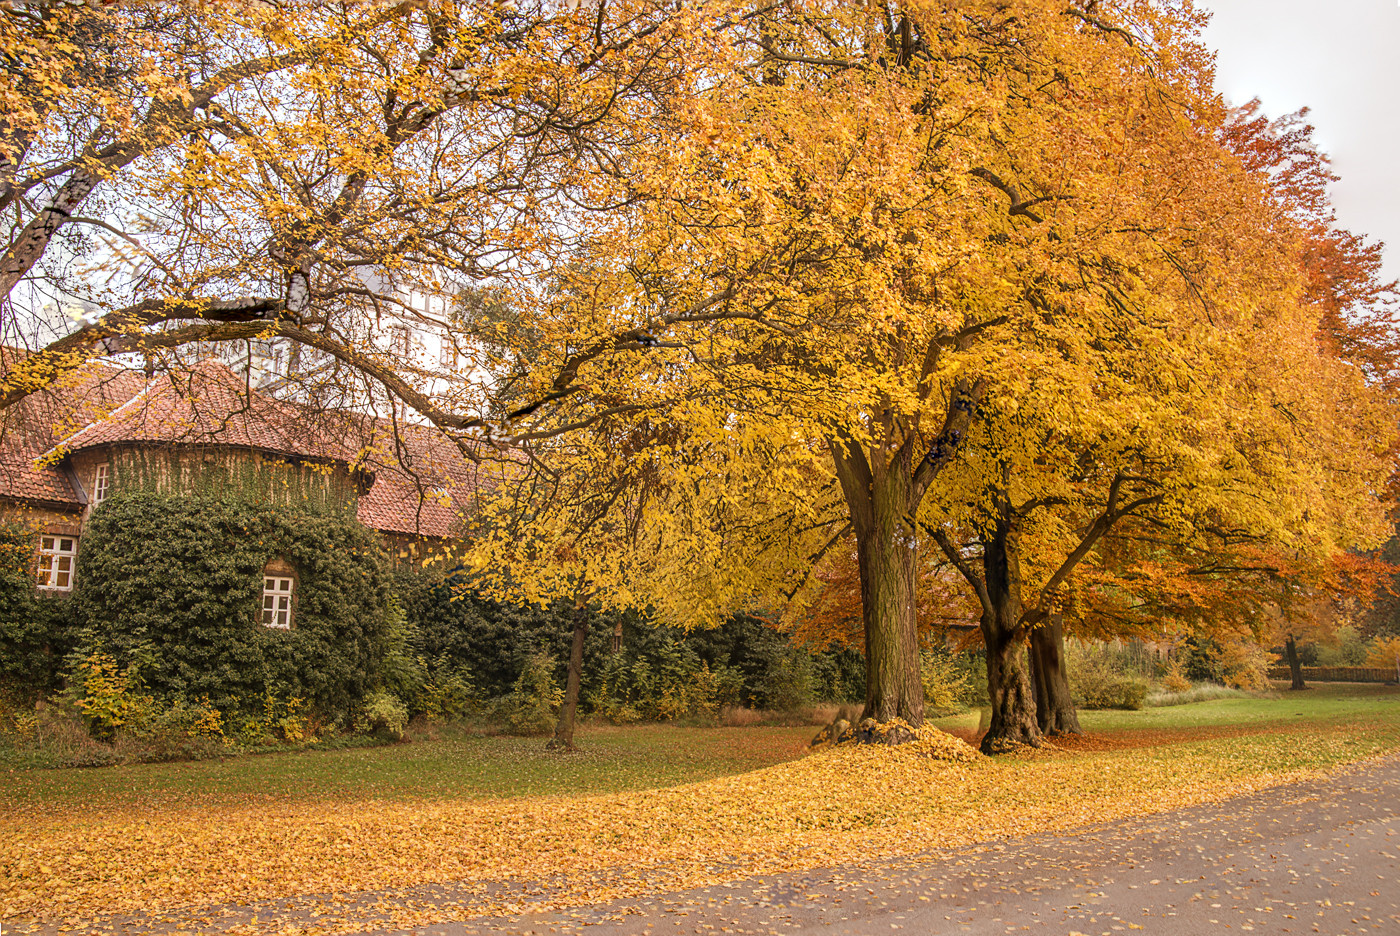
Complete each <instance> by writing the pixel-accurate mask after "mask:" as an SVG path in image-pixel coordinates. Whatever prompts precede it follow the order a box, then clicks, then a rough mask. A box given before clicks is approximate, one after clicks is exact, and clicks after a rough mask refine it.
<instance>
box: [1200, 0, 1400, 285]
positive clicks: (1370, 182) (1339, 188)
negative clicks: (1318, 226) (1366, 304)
mask: <svg viewBox="0 0 1400 936" xmlns="http://www.w3.org/2000/svg"><path fill="white" fill-rule="evenodd" d="M1198 3H1199V5H1200V6H1202V7H1204V8H1205V9H1208V10H1210V11H1212V12H1213V13H1214V14H1215V16H1214V18H1213V20H1212V21H1211V24H1210V28H1209V29H1207V30H1206V34H1205V42H1206V44H1207V45H1209V46H1210V47H1211V48H1213V49H1215V50H1216V51H1217V57H1216V86H1217V87H1218V88H1219V90H1220V91H1221V92H1222V93H1223V94H1224V95H1225V97H1226V98H1227V99H1228V100H1229V101H1230V102H1231V103H1233V104H1243V103H1244V102H1246V101H1248V100H1249V99H1250V98H1253V97H1257V98H1259V99H1260V100H1261V101H1263V102H1264V111H1265V113H1267V114H1268V115H1269V116H1270V117H1277V116H1279V115H1281V114H1286V113H1289V112H1291V111H1295V110H1297V109H1298V108H1300V107H1305V106H1306V107H1310V108H1312V112H1311V113H1310V114H1309V115H1308V117H1309V121H1310V122H1311V123H1312V125H1313V126H1314V127H1315V128H1316V133H1315V139H1316V140H1317V141H1318V142H1319V144H1320V145H1321V146H1322V148H1323V149H1325V150H1326V151H1327V152H1328V153H1330V154H1331V156H1332V170H1333V172H1335V173H1336V174H1337V175H1339V176H1341V181H1340V182H1338V183H1337V184H1336V185H1335V186H1334V187H1333V189H1332V198H1333V202H1334V203H1335V205H1336V209H1337V217H1338V218H1339V220H1340V221H1341V223H1342V225H1343V226H1344V227H1347V228H1349V229H1351V230H1352V231H1354V232H1356V233H1364V234H1368V235H1370V236H1371V238H1372V239H1374V240H1382V241H1385V243H1386V245H1387V246H1386V259H1385V271H1386V276H1387V278H1388V279H1396V278H1400V0H1322V2H1319V0H1269V2H1262V0H1198Z"/></svg>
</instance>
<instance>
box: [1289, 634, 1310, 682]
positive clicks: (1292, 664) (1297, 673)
mask: <svg viewBox="0 0 1400 936" xmlns="http://www.w3.org/2000/svg"><path fill="white" fill-rule="evenodd" d="M1283 654H1284V656H1285V657H1287V658H1288V672H1289V675H1291V676H1292V677H1293V686H1292V688H1294V689H1306V688H1308V687H1307V686H1306V685H1305V684H1304V683H1303V661H1302V659H1300V658H1299V656H1298V642H1297V641H1296V640H1294V639H1293V635H1292V634H1289V635H1288V640H1287V641H1285V642H1284V644H1283Z"/></svg>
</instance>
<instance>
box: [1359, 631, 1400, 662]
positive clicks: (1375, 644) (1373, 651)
mask: <svg viewBox="0 0 1400 936" xmlns="http://www.w3.org/2000/svg"><path fill="white" fill-rule="evenodd" d="M1366 665H1367V666H1375V667H1383V668H1385V669H1395V667H1396V666H1397V665H1400V637H1388V638H1384V639H1382V638H1377V639H1376V640H1374V641H1372V643H1371V648H1370V650H1369V651H1367V654H1366Z"/></svg>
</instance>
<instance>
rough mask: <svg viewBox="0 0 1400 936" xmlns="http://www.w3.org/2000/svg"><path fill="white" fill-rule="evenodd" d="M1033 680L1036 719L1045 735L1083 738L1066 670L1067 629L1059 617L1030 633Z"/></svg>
mask: <svg viewBox="0 0 1400 936" xmlns="http://www.w3.org/2000/svg"><path fill="white" fill-rule="evenodd" d="M1030 644H1031V646H1030V659H1031V680H1032V683H1033V685H1034V687H1035V718H1036V722H1037V724H1039V726H1040V733H1041V734H1043V735H1056V734H1083V733H1084V731H1083V729H1081V728H1080V727H1079V713H1078V712H1077V711H1076V710H1075V707H1074V698H1073V696H1071V694H1070V690H1069V673H1068V672H1067V670H1066V667H1065V629H1064V622H1063V620H1062V619H1061V617H1060V615H1058V614H1052V615H1051V616H1050V621H1049V623H1048V624H1045V625H1042V626H1040V627H1037V628H1035V629H1034V630H1032V631H1031V633H1030Z"/></svg>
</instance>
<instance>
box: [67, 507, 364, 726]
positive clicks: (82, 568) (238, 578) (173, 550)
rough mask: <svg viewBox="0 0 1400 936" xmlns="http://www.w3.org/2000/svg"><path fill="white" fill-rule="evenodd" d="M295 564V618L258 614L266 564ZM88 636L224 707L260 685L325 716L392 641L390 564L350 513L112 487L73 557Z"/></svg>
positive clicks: (253, 704) (239, 707) (171, 686)
mask: <svg viewBox="0 0 1400 936" xmlns="http://www.w3.org/2000/svg"><path fill="white" fill-rule="evenodd" d="M277 557H282V558H284V559H286V560H287V561H289V562H291V563H292V564H293V566H295V568H296V570H297V576H298V579H297V585H296V596H297V598H296V615H295V625H296V626H295V627H294V628H292V629H291V630H277V629H273V628H269V627H266V626H264V625H262V624H261V623H259V622H258V620H257V613H258V609H259V605H260V601H261V593H262V575H263V570H264V567H265V566H266V564H267V563H268V562H269V560H272V559H274V558H277ZM75 598H76V601H77V611H78V617H79V620H80V621H81V623H82V624H83V625H84V627H85V631H84V634H85V636H86V639H87V643H88V644H89V647H88V648H86V649H101V650H105V651H107V652H110V653H112V654H113V655H114V656H115V657H116V658H117V660H118V661H119V662H121V663H122V664H123V665H126V664H127V663H130V662H136V663H137V664H138V666H139V672H140V674H141V677H142V679H143V680H144V681H145V684H146V686H147V687H148V688H149V689H150V690H152V691H154V692H156V693H158V694H161V695H164V696H169V697H173V698H182V699H185V700H189V701H191V702H194V701H198V700H199V699H201V698H205V697H207V698H208V699H209V700H210V701H211V702H212V703H213V704H214V705H215V706H216V707H217V708H219V709H220V710H221V711H223V712H225V713H226V714H231V713H245V714H246V713H256V712H260V711H262V709H263V706H264V704H265V701H266V699H267V698H268V696H272V697H274V698H277V699H283V700H285V699H288V698H297V697H299V698H301V699H303V700H304V701H305V703H306V704H307V705H309V706H311V707H312V709H313V710H315V711H317V712H319V713H321V714H322V715H324V716H327V717H331V716H344V715H348V714H350V713H351V712H352V711H354V710H355V709H356V708H357V707H358V705H359V704H360V702H361V700H362V699H363V698H364V696H365V694H366V693H367V692H368V691H369V690H370V689H371V688H373V686H374V685H375V684H376V682H377V680H378V678H379V675H380V674H379V670H380V669H381V667H382V664H383V661H384V656H385V653H386V650H387V647H386V641H387V639H388V636H387V631H388V624H387V621H386V618H387V617H388V609H389V575H388V569H387V567H386V563H385V559H384V555H383V550H382V548H381V547H380V545H379V542H378V540H377V538H376V537H375V535H374V534H373V533H372V532H371V531H370V530H368V529H367V528H365V527H364V526H361V525H360V524H359V523H357V522H355V521H354V520H353V519H350V518H348V517H338V516H326V515H318V514H313V513H303V512H300V511H297V510H295V509H291V508H285V507H283V508H275V507H271V506H268V505H265V504H263V505H255V504H249V503H246V502H240V501H237V500H232V499H226V498H217V497H201V496H180V497H172V496H164V495H160V494H150V493H135V494H117V495H114V496H113V497H111V498H109V499H108V500H107V501H105V502H104V503H103V504H102V507H101V508H100V509H98V510H96V511H95V512H94V514H93V517H92V521H91V523H90V525H89V527H88V531H87V535H86V536H85V537H84V539H83V548H82V553H81V556H80V557H79V563H78V575H77V593H76V596H75Z"/></svg>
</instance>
